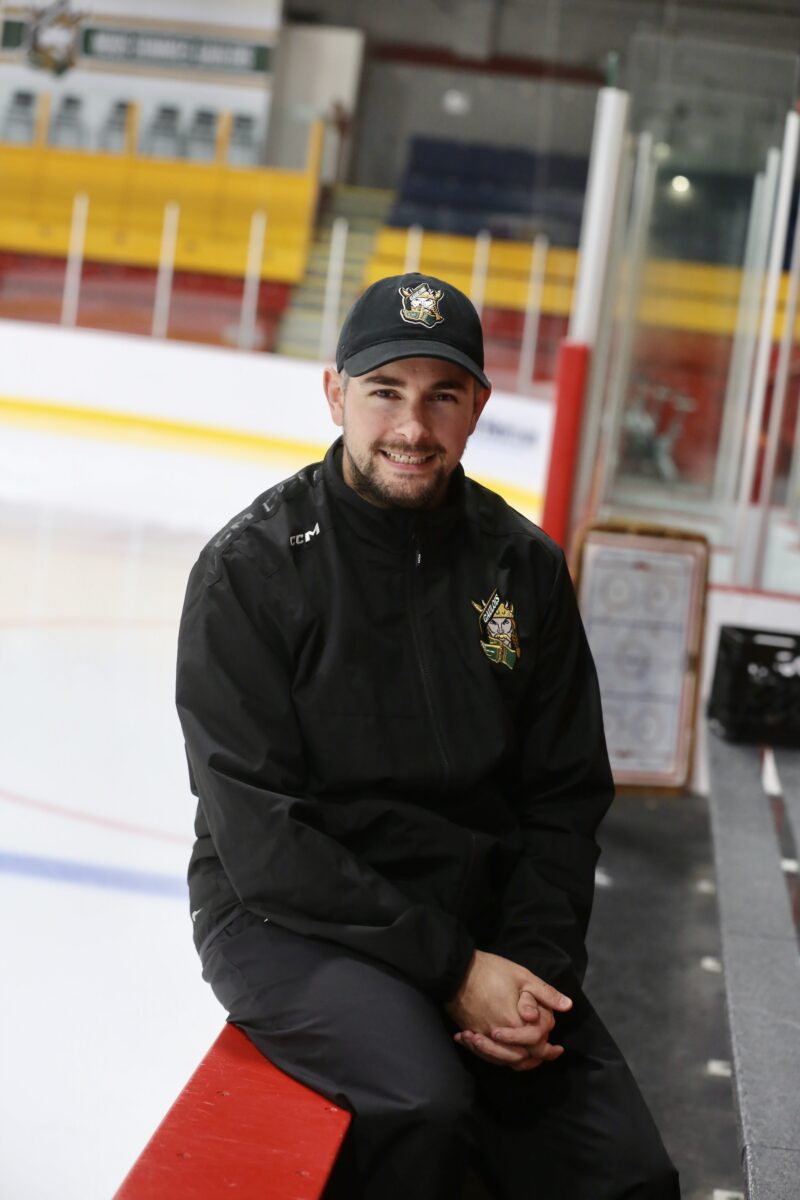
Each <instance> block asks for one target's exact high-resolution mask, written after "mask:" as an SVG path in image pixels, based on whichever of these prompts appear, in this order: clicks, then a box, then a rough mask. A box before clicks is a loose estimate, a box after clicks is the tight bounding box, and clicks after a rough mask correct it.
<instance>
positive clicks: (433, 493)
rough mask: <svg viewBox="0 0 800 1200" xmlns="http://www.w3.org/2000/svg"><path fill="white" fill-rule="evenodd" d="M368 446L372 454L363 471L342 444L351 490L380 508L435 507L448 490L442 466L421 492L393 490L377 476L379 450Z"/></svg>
mask: <svg viewBox="0 0 800 1200" xmlns="http://www.w3.org/2000/svg"><path fill="white" fill-rule="evenodd" d="M371 449H372V457H371V458H370V459H369V462H368V464H367V466H366V469H365V470H362V469H361V467H359V465H358V463H357V462H356V460H355V459H354V458H353V456H352V454H351V453H350V451H349V450H348V448H347V443H346V442H345V445H344V453H345V454H346V455H347V463H348V467H349V474H350V478H351V480H352V486H353V490H354V491H356V492H358V494H359V496H361V497H362V498H363V499H364V500H368V501H369V502H370V504H377V505H379V506H380V507H381V508H410V509H415V508H434V507H435V506H436V505H437V504H439V503H441V501H442V499H443V497H444V494H445V492H446V490H447V472H446V471H445V469H444V466H442V465H441V464H440V465H439V467H438V469H437V471H436V473H435V474H434V476H433V478H432V479H431V480H430V482H429V483H428V484H426V486H425V487H424V488H423V489H422V490H421V491H415V492H404V491H403V490H402V489H401V488H399V489H398V490H397V491H394V490H393V489H391V488H389V487H387V486H386V485H385V484H384V483H382V482H381V480H380V479H379V478H378V470H377V458H378V455H379V454H380V450H379V449H378V448H377V446H374V447H372V448H371Z"/></svg>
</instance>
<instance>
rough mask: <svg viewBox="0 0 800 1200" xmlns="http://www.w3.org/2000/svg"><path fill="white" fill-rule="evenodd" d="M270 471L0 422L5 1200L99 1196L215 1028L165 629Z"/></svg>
mask: <svg viewBox="0 0 800 1200" xmlns="http://www.w3.org/2000/svg"><path fill="white" fill-rule="evenodd" d="M291 469H292V468H291V466H290V465H289V464H288V463H286V462H282V461H276V460H271V461H270V460H265V459H264V458H263V456H262V458H261V459H260V460H258V459H256V458H254V457H253V456H244V457H242V456H231V455H230V454H229V453H228V454H225V453H206V454H203V453H199V452H196V451H194V452H193V451H180V450H178V449H175V448H174V447H165V446H164V445H163V444H156V443H155V442H152V441H148V440H147V439H145V440H140V441H139V442H138V443H137V444H134V445H132V444H130V443H129V442H121V441H118V440H109V439H108V438H102V439H98V438H97V437H96V436H94V435H92V434H91V433H90V432H89V431H81V430H80V429H76V428H74V427H73V428H72V429H71V431H70V432H69V433H66V432H64V431H59V430H58V429H54V428H53V426H52V424H49V425H48V426H47V427H45V426H43V427H42V428H38V429H37V428H35V427H31V426H30V425H28V426H26V427H22V426H18V427H15V426H13V425H9V424H0V481H2V482H1V483H0V550H1V552H2V562H3V571H2V578H3V585H2V589H1V590H0V676H1V677H2V687H1V688H0V745H1V747H2V752H1V753H0V764H2V766H1V767H0V817H1V818H2V834H0V890H1V891H2V899H1V900H0V904H1V905H2V909H3V912H4V913H5V917H4V921H3V929H4V937H3V942H4V947H5V950H6V966H5V971H4V986H3V989H2V1000H0V1039H2V1047H1V1048H0V1061H2V1063H3V1080H4V1086H3V1088H2V1098H1V1099H0V1195H1V1196H3V1197H4V1198H5V1200H53V1198H54V1197H56V1196H58V1197H59V1200H108V1198H109V1197H110V1196H111V1195H113V1193H114V1191H115V1189H116V1187H117V1186H118V1184H119V1183H120V1182H121V1180H122V1178H123V1177H124V1175H125V1173H126V1172H127V1170H128V1168H129V1167H130V1166H131V1164H132V1162H133V1160H134V1159H135V1157H136V1155H137V1154H138V1152H139V1151H140V1150H141V1148H142V1146H143V1145H144V1143H145V1142H146V1141H147V1139H148V1138H149V1136H150V1134H151V1133H152V1132H153V1130H154V1129H155V1126H156V1124H157V1123H158V1121H159V1120H160V1118H161V1116H162V1115H163V1113H164V1112H165V1110H166V1109H167V1107H168V1106H169V1104H170V1103H171V1102H172V1100H173V1099H174V1098H175V1096H176V1095H177V1093H178V1091H179V1090H180V1089H181V1087H182V1086H183V1084H184V1083H185V1081H186V1079H187V1078H188V1076H189V1074H190V1073H191V1071H192V1070H193V1069H194V1067H195V1066H196V1065H197V1062H198V1061H199V1059H200V1057H201V1056H202V1054H203V1053H204V1052H205V1050H206V1049H207V1048H208V1046H209V1045H210V1043H211V1041H212V1040H213V1038H214V1036H215V1034H216V1032H218V1030H219V1029H220V1027H221V1025H222V1021H223V1019H224V1013H223V1011H222V1009H220V1008H219V1007H218V1005H217V1003H216V1001H215V1000H214V998H213V996H212V994H211V992H210V990H209V989H208V988H207V986H206V985H205V984H204V983H203V982H202V981H201V979H200V970H199V962H198V960H197V959H196V956H195V953H194V949H193V947H192V942H191V931H190V921H189V915H188V907H187V895H186V885H185V870H186V863H187V860H188V855H189V849H190V846H191V839H192V819H193V813H194V799H193V797H192V796H191V794H190V792H189V788H188V784H187V776H186V768H185V760H184V757H183V749H182V740H181V733H180V727H179V725H178V720H177V717H176V715H175V710H174V704H173V690H174V678H173V676H174V660H175V640H176V631H177V623H178V618H179V614H180V608H181V604H182V600H183V590H184V587H185V583H186V577H187V575H188V572H189V568H190V567H191V564H192V562H193V561H194V558H195V557H196V555H197V553H198V552H199V550H200V549H201V547H202V545H203V544H204V542H205V541H206V540H207V538H208V537H209V536H210V535H211V534H212V533H213V532H214V530H215V529H216V528H218V527H219V526H220V525H222V524H224V522H225V521H226V520H227V518H228V517H229V516H231V515H232V514H233V513H235V512H236V511H238V510H239V509H240V508H242V507H243V506H244V505H245V504H246V503H248V501H249V500H250V499H251V498H252V497H253V495H255V494H257V493H258V492H260V491H262V490H263V489H264V488H265V487H267V486H269V484H270V483H271V482H273V481H275V480H277V479H279V478H282V477H283V476H285V475H286V474H289V473H290V471H291Z"/></svg>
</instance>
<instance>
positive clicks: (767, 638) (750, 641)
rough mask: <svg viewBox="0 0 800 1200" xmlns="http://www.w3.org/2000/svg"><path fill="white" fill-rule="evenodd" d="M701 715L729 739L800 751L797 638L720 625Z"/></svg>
mask: <svg viewBox="0 0 800 1200" xmlns="http://www.w3.org/2000/svg"><path fill="white" fill-rule="evenodd" d="M706 711H707V715H708V719H709V722H710V724H711V728H712V729H713V730H714V732H715V733H718V734H719V735H720V736H721V737H724V738H727V739H728V740H729V741H732V742H759V743H761V744H762V745H765V746H797V747H800V634H797V633H788V632H785V631H784V630H778V629H740V628H739V627H738V626H734V625H723V626H722V628H721V629H720V631H719V646H718V649H717V662H716V666H715V668H714V683H713V685H712V688H711V698H710V700H709V702H708V708H707V710H706Z"/></svg>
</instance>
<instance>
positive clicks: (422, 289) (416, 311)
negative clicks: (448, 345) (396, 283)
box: [398, 283, 444, 329]
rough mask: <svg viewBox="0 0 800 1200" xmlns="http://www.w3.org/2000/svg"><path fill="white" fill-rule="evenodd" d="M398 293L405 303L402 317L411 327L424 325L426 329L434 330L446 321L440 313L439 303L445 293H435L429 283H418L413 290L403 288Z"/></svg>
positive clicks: (401, 312) (401, 313)
mask: <svg viewBox="0 0 800 1200" xmlns="http://www.w3.org/2000/svg"><path fill="white" fill-rule="evenodd" d="M398 291H399V292H400V298H401V300H402V302H403V303H402V308H401V309H400V316H401V317H402V318H403V320H404V321H407V322H408V323H409V325H424V326H425V328H426V329H432V328H433V326H434V325H438V324H439V322H440V321H443V320H444V317H443V316H442V314H441V313H440V312H439V301H440V300H441V298H442V296H443V295H444V292H443V291H441V290H439V291H436V292H434V291H432V290H431V288H429V287H428V285H427V283H418V284H417V286H416V287H413V288H404V287H401V288H399V289H398Z"/></svg>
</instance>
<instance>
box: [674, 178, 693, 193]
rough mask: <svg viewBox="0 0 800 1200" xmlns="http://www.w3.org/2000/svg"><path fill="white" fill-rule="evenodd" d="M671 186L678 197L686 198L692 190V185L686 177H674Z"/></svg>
mask: <svg viewBox="0 0 800 1200" xmlns="http://www.w3.org/2000/svg"><path fill="white" fill-rule="evenodd" d="M669 186H670V187H671V188H672V190H673V192H675V193H676V195H678V196H685V195H686V193H687V192H688V191H689V190H690V189H691V186H692V185H691V183H690V182H689V180H688V179H687V178H686V176H685V175H674V176H673V179H672V183H671V184H670V185H669Z"/></svg>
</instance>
